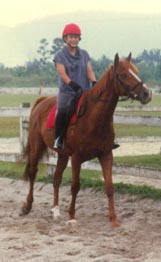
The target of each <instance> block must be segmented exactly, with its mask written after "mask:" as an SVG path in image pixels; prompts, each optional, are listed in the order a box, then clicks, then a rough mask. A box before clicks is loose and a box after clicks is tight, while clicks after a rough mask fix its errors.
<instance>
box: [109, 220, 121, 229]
mask: <svg viewBox="0 0 161 262" xmlns="http://www.w3.org/2000/svg"><path fill="white" fill-rule="evenodd" d="M111 226H112V227H119V226H120V223H119V222H118V221H117V220H115V221H112V225H111Z"/></svg>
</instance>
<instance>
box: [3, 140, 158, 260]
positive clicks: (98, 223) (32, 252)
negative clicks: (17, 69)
mask: <svg viewBox="0 0 161 262" xmlns="http://www.w3.org/2000/svg"><path fill="white" fill-rule="evenodd" d="M0 142H1V149H0V152H8V149H10V150H9V151H10V152H19V142H18V139H10V140H4V139H3V140H2V139H1V141H0ZM126 152H128V155H130V154H132V155H135V154H137V155H138V154H144V153H145V152H146V153H150V154H151V153H159V152H160V144H159V143H157V142H153V143H150V144H149V143H141V142H136V143H122V144H121V147H120V148H119V149H118V150H116V151H114V155H126ZM113 180H114V182H120V181H121V182H125V183H132V184H142V185H143V184H147V185H151V186H154V187H157V188H161V180H156V179H148V180H147V179H145V178H141V177H133V176H125V175H115V176H114V177H113ZM27 192H28V183H26V182H23V181H15V180H11V179H6V178H0V225H1V226H0V262H7V261H11V262H44V261H46V262H72V261H74V262H75V261H76V262H82V261H83V262H118V261H119V262H121V261H122V262H160V261H161V201H154V200H151V199H143V200H140V199H138V198H137V197H136V196H128V195H119V194H115V207H116V213H117V215H118V219H119V221H120V222H121V226H120V227H119V228H112V227H111V225H110V222H109V219H108V217H107V214H108V204H107V198H106V195H105V194H104V193H101V192H94V191H92V190H91V189H86V190H81V191H80V193H79V195H78V198H77V205H76V207H77V211H76V218H77V224H76V225H75V226H69V225H67V224H66V221H67V220H68V213H67V208H68V205H69V202H70V199H71V194H70V187H62V188H61V191H60V208H61V214H62V218H61V220H60V221H58V222H56V221H54V220H53V217H52V214H51V208H52V185H49V184H48V185H45V184H43V183H36V184H35V202H34V205H33V209H32V211H31V213H30V214H29V215H28V216H25V217H22V216H19V213H20V209H21V206H22V204H23V201H24V200H25V198H26V194H27Z"/></svg>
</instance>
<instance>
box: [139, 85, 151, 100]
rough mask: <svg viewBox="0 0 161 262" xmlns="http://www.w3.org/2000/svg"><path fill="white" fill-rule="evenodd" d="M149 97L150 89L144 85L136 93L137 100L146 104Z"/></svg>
mask: <svg viewBox="0 0 161 262" xmlns="http://www.w3.org/2000/svg"><path fill="white" fill-rule="evenodd" d="M151 99H152V91H151V90H149V89H148V88H147V87H146V86H145V88H144V89H142V90H141V91H140V93H139V94H138V97H137V100H139V101H140V102H141V103H142V104H147V103H149V102H150V101H151Z"/></svg>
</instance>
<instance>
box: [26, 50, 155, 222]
mask: <svg viewBox="0 0 161 262" xmlns="http://www.w3.org/2000/svg"><path fill="white" fill-rule="evenodd" d="M120 96H126V97H127V98H131V99H136V100H139V101H140V102H141V103H142V104H146V103H148V102H149V101H150V100H151V91H150V90H149V89H148V88H147V87H146V85H145V84H144V83H143V82H142V81H141V80H140V78H139V77H138V72H137V68H136V67H135V66H134V64H132V63H131V53H130V54H129V56H128V57H127V58H126V59H121V60H120V59H119V56H118V54H116V55H115V59H114V64H113V65H111V66H110V67H109V69H108V70H107V71H106V72H105V74H104V75H103V76H102V77H101V79H100V80H99V81H98V82H97V83H96V84H95V86H94V87H93V88H90V89H88V90H87V91H85V92H84V93H83V94H82V97H81V109H82V110H81V111H82V113H81V114H80V116H79V117H78V119H77V121H76V122H75V124H72V125H71V124H70V125H69V127H68V130H67V133H66V138H65V143H64V144H65V145H64V149H63V150H60V149H56V150H55V151H57V155H58V160H57V165H56V169H55V172H54V176H53V187H54V193H53V198H54V200H53V208H52V211H53V216H54V218H58V217H59V216H60V211H59V203H58V200H59V186H60V184H61V181H62V174H63V171H64V169H65V168H66V166H67V163H68V159H69V157H70V156H71V163H72V185H71V192H72V199H71V204H70V207H69V217H70V221H75V203H76V196H77V194H78V192H79V189H80V169H81V164H82V163H83V162H85V161H87V160H90V159H92V158H96V157H97V158H98V159H99V162H100V164H101V167H102V171H103V176H104V181H105V190H106V194H107V196H108V201H109V218H110V220H111V222H112V226H119V222H118V220H117V217H116V214H115V208H114V199H113V195H114V188H113V183H112V162H113V156H112V147H113V143H114V128H113V114H114V110H115V107H116V105H117V102H118V99H119V97H120ZM55 103H56V97H42V98H40V99H38V100H37V101H36V102H35V104H34V106H33V108H32V111H31V115H30V128H29V136H28V143H27V147H26V155H27V163H26V167H25V171H24V177H25V178H29V181H30V187H29V192H28V195H27V199H26V202H25V203H24V206H23V208H22V214H28V213H29V212H30V210H31V208H32V202H33V187H34V180H35V177H36V173H37V165H38V162H39V160H40V158H41V157H42V155H43V153H44V152H45V149H46V148H47V147H49V148H51V149H53V141H54V135H53V134H54V132H53V129H52V128H51V129H47V128H46V126H45V123H46V119H47V116H48V114H49V112H50V111H51V109H52V107H53V105H54V104H55Z"/></svg>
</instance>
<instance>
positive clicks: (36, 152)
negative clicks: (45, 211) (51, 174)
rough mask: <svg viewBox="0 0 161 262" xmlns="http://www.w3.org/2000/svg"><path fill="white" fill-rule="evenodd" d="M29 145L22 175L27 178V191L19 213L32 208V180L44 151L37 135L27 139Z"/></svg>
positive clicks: (43, 145) (26, 212)
mask: <svg viewBox="0 0 161 262" xmlns="http://www.w3.org/2000/svg"><path fill="white" fill-rule="evenodd" d="M38 138H39V139H38ZM29 145H30V146H29V152H28V161H27V164H26V167H25V171H24V175H23V177H24V178H28V179H29V192H28V195H27V198H26V202H25V203H24V205H23V207H22V212H21V215H26V214H28V213H29V212H30V210H31V209H32V203H33V200H34V198H33V190H34V181H35V178H36V173H37V170H38V168H37V166H38V162H39V159H40V158H41V156H42V153H43V152H44V149H45V144H44V142H43V140H42V138H41V137H40V136H39V135H37V139H34V136H32V138H31V140H29Z"/></svg>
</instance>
